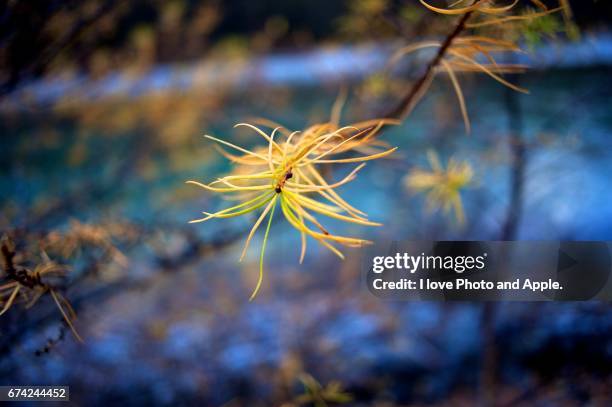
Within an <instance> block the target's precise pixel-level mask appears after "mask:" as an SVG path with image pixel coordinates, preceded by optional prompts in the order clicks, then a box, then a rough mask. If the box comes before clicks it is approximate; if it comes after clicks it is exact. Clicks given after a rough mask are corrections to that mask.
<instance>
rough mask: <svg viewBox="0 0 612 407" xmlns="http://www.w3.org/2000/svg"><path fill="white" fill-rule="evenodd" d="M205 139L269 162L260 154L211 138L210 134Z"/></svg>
mask: <svg viewBox="0 0 612 407" xmlns="http://www.w3.org/2000/svg"><path fill="white" fill-rule="evenodd" d="M204 137H206V138H207V139H210V140H213V141H216V142H217V143H220V144H223V145H226V146H228V147H231V148H233V149H235V150H238V151H240V152H242V153H245V154H247V155H250V156H253V157H257V158H259V159H261V160H263V161H264V162H268V160H267V158H266V157H264V156H262V155H260V154H257V153H255V152H253V151H249V150H247V149H245V148H242V147H240V146H237V145H235V144H232V143H230V142H227V141H225V140H221V139H218V138H216V137H213V136H209V135H208V134H206V135H204Z"/></svg>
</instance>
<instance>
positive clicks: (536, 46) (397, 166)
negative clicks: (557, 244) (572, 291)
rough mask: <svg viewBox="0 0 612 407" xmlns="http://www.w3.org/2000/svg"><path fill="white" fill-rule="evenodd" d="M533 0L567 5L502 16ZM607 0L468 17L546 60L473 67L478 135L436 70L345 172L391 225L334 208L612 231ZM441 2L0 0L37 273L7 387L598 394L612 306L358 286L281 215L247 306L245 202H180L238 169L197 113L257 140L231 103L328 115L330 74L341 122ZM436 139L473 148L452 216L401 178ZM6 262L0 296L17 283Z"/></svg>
mask: <svg viewBox="0 0 612 407" xmlns="http://www.w3.org/2000/svg"><path fill="white" fill-rule="evenodd" d="M433 3H435V4H437V5H440V6H444V5H446V2H444V1H438V2H433V1H432V4H433ZM538 3H544V4H546V5H547V6H549V7H551V8H553V7H556V6H558V5H559V4H560V3H559V2H558V1H556V0H554V1H553V0H551V1H542V2H534V1H528V0H525V1H521V2H520V4H519V8H518V9H517V10H515V14H520V15H524V14H529V13H536V12H538V10H540V9H539V7H538ZM563 3H566V2H565V1H562V2H561V4H563ZM611 6H612V5H611V3H610V2H607V1H602V0H600V1H572V2H571V10H572V13H571V14H564V13H556V14H552V15H547V16H544V17H542V18H538V19H531V20H523V21H517V22H515V23H512V24H507V25H503V26H495V27H484V28H482V29H478V30H477V31H476V33H479V34H482V35H490V36H493V37H494V38H499V39H505V40H511V41H517V42H519V43H521V44H522V45H523V46H524V48H525V49H527V50H529V51H530V52H531V57H528V56H525V55H523V54H520V53H517V54H513V55H510V56H508V57H507V58H508V60H507V61H506V60H503V61H502V62H503V63H523V62H528V63H529V64H531V65H533V66H534V68H535V69H534V70H533V71H532V72H530V73H528V74H525V75H523V76H520V77H519V76H517V75H515V74H509V75H507V76H506V78H507V79H508V80H511V81H512V82H513V83H517V84H519V85H521V86H524V87H526V88H529V89H530V90H531V95H519V94H516V93H513V92H512V91H510V90H507V89H504V88H503V87H500V86H498V85H497V84H495V83H494V82H492V81H489V80H488V79H487V78H485V77H484V76H478V75H470V74H461V75H460V78H461V83H462V85H463V90H464V94H465V98H466V100H467V102H468V109H469V111H470V117H471V119H472V127H473V131H472V134H471V135H470V136H469V137H468V136H466V135H465V131H464V126H463V123H462V121H461V113H460V110H459V108H458V106H457V98H456V95H455V93H454V91H453V88H452V84H451V83H450V82H449V81H448V80H447V78H445V77H442V78H440V79H437V80H435V81H434V82H433V84H432V87H431V88H430V90H429V94H428V95H427V96H426V97H425V98H424V99H423V101H422V103H421V104H420V105H419V106H418V107H417V109H416V110H415V111H414V112H413V114H412V115H411V116H410V117H409V119H408V120H407V121H406V122H405V123H404V124H403V125H402V126H398V127H397V128H394V129H392V130H389V131H388V132H386V133H385V134H384V136H383V137H382V140H384V141H387V142H389V143H390V144H393V145H398V146H400V151H399V154H397V156H396V157H394V158H393V159H389V160H386V161H384V162H379V163H375V164H373V165H369V166H368V169H367V170H366V171H364V173H363V174H362V175H360V180H359V182H358V183H356V184H355V185H350V186H347V187H346V189H345V190H344V191H343V195H344V194H346V195H347V196H348V197H349V200H350V202H354V203H355V205H356V206H357V207H359V208H360V209H363V210H365V211H366V212H368V213H370V214H371V217H372V219H373V220H376V221H381V222H383V223H384V224H385V227H384V228H379V229H377V230H372V231H365V230H364V228H355V227H354V226H341V225H337V224H334V223H333V222H332V225H333V226H334V227H336V226H337V227H338V230H339V231H342V232H345V233H350V234H355V235H359V236H363V237H364V238H370V239H466V240H471V239H500V238H519V239H558V238H566V239H587V240H588V239H605V240H612V235H611V232H610V231H611V230H612V227H611V226H612V207H610V205H609V202H610V199H612V192H611V191H610V188H609V175H608V174H609V173H610V171H611V170H612V164H611V163H612V160H611V158H612V143H611V141H610V138H609V134H610V132H611V131H612V113H611V112H610V109H609V106H608V101H609V100H610V96H612V89H611V87H610V85H609V75H610V63H611V62H610V58H609V57H606V56H608V55H610V49H611V48H610V47H612V40H610V36H611V33H610V15H612V13H611V11H612V10H611ZM454 22H455V19H453V18H452V17H446V16H440V15H437V14H435V13H432V12H430V11H429V10H427V9H425V8H424V7H423V6H422V5H421V4H420V3H419V2H417V1H399V0H396V1H390V0H388V1H387V0H354V1H341V0H339V1H315V0H309V1H307V0H296V1H280V0H267V1H247V0H235V1H214V0H210V1H114V0H108V1H95V0H84V1H70V0H69V1H43V0H40V1H35V0H32V1H18V0H8V1H5V2H2V4H1V5H0V132H1V133H0V134H1V135H0V151H1V152H2V154H1V155H0V192H1V194H0V235H2V244H3V245H5V246H6V247H7V248H8V249H9V250H10V251H11V252H12V251H14V252H15V256H14V267H15V269H16V270H17V271H19V272H20V273H22V275H24V276H29V277H30V278H31V279H34V280H36V279H37V278H39V277H40V279H39V281H40V283H42V284H38V283H37V284H34V285H33V286H32V287H29V286H27V285H26V286H24V288H23V289H20V290H19V293H18V295H17V296H16V297H15V298H14V300H13V303H14V304H13V306H12V307H10V309H8V310H7V312H5V313H4V314H3V315H2V317H1V318H0V378H1V379H0V382H1V383H0V384H31V383H37V384H61V385H65V384H69V385H70V386H71V398H73V400H75V401H76V402H77V403H78V402H80V403H83V404H85V403H87V404H105V403H110V402H121V403H127V404H143V403H148V404H173V403H177V402H179V401H180V402H183V403H185V404H187V403H190V402H191V403H198V404H200V405H227V406H242V405H245V406H247V405H248V406H253V405H286V406H293V405H317V406H318V405H326V404H330V405H333V404H334V403H339V402H346V403H348V404H349V405H379V406H395V405H408V404H439V405H448V404H453V405H455V404H457V405H461V404H465V405H473V404H474V403H480V404H481V405H487V404H488V405H506V404H507V405H514V404H517V403H518V404H520V403H523V404H529V403H534V402H542V403H548V404H555V405H556V404H563V403H568V404H583V403H591V404H593V405H598V403H602V405H605V404H606V403H607V402H609V400H611V399H612V396H611V394H610V389H611V388H612V386H611V384H612V382H611V380H612V371H611V368H610V366H612V353H611V351H610V349H612V334H611V333H612V325H611V324H612V319H610V317H609V315H610V307H609V305H607V304H603V303H596V302H587V303H569V304H504V305H503V306H501V307H497V306H488V305H483V304H472V303H431V302H422V303H411V304H407V303H383V302H381V301H379V300H377V299H375V298H373V297H371V296H370V295H369V293H367V291H366V290H364V289H363V288H362V287H361V286H360V267H361V263H360V261H361V259H360V257H359V252H358V251H353V252H351V253H349V255H348V258H347V259H346V261H344V262H339V261H337V260H335V259H333V258H332V257H331V256H328V255H327V254H325V253H324V252H319V251H318V249H315V248H313V253H311V255H310V256H308V258H307V260H306V262H305V264H304V265H302V266H299V265H298V264H297V259H298V257H299V253H298V250H296V249H295V247H297V246H299V241H298V240H299V239H298V237H296V236H294V234H293V233H291V231H290V230H288V228H285V229H283V228H282V227H281V228H280V229H278V230H277V232H276V233H274V236H272V238H271V241H270V243H269V248H268V251H269V253H271V254H270V260H269V263H270V265H269V267H268V268H269V269H270V270H269V273H268V275H267V276H266V279H265V281H264V286H263V288H262V293H261V294H260V297H258V299H257V301H256V302H255V303H252V304H248V303H247V302H246V300H247V298H248V294H249V293H250V292H251V290H252V288H253V286H254V284H255V281H256V279H257V256H256V255H255V253H253V254H252V255H249V256H247V258H246V259H245V261H244V262H243V263H240V264H238V263H237V261H236V259H237V257H238V255H237V253H239V251H240V249H241V243H242V240H243V239H244V237H245V232H246V231H248V226H249V222H244V221H240V220H236V221H232V222H229V223H226V222H217V223H207V224H206V226H205V227H197V226H193V225H188V224H187V221H188V220H190V219H192V218H194V217H197V216H198V214H199V213H201V211H202V210H204V209H207V210H210V209H211V208H214V207H216V206H218V205H219V203H218V202H216V201H214V200H213V199H212V197H211V196H210V195H207V194H203V193H201V192H200V191H199V190H197V189H195V188H190V187H187V186H185V185H184V184H183V182H184V180H186V179H200V180H202V181H208V180H212V179H214V178H215V177H216V176H218V175H219V174H221V173H224V172H226V171H227V170H228V166H227V164H226V163H225V160H223V159H222V157H220V156H219V155H218V154H216V152H215V151H214V149H213V148H212V146H211V144H210V143H208V142H206V141H205V140H204V139H203V138H202V137H201V135H202V134H204V133H208V134H212V135H215V136H219V137H223V138H224V139H228V140H231V141H233V142H236V143H239V144H244V145H247V146H253V145H255V144H256V140H255V139H254V138H253V137H252V135H251V134H250V133H248V132H246V131H241V130H239V129H233V128H232V126H233V125H234V124H235V123H236V122H241V121H245V120H249V119H251V118H253V117H266V118H269V119H272V120H275V121H278V122H280V123H282V124H283V125H285V126H287V127H289V128H291V129H294V130H298V129H302V128H305V127H306V126H307V125H309V124H312V123H317V122H324V121H327V120H329V117H330V111H331V109H332V105H333V103H334V100H336V98H337V97H338V94H341V93H342V89H348V101H347V103H346V106H345V108H344V110H343V115H342V123H349V122H354V121H358V120H364V119H370V118H372V117H376V116H379V115H380V114H381V112H385V111H388V110H389V108H392V107H393V106H394V105H395V104H396V103H397V100H398V99H400V98H401V97H402V96H403V95H404V94H405V93H406V91H407V90H408V89H410V87H411V86H412V85H413V84H414V82H415V80H417V79H418V77H419V75H420V74H421V73H422V71H423V70H424V67H425V66H426V65H427V63H428V62H429V60H430V59H431V57H432V55H431V54H428V53H423V54H417V55H415V56H414V57H411V58H406V59H405V60H403V61H402V62H401V63H399V64H398V65H397V66H395V67H390V66H389V58H390V57H391V55H392V54H393V52H394V51H396V50H397V49H399V48H401V47H404V46H406V45H410V44H413V43H415V42H418V41H423V40H428V39H440V38H443V37H444V36H446V35H447V34H448V33H449V31H450V30H451V29H452V28H453V26H454ZM525 58H527V59H525ZM440 76H442V75H440ZM428 151H435V154H436V155H437V156H439V157H440V161H441V162H443V163H447V162H455V163H460V164H457V165H456V166H458V167H461V168H464V169H465V168H467V167H466V165H469V168H470V172H469V173H470V177H469V178H470V188H469V189H468V190H466V191H461V197H462V199H463V207H462V209H463V210H464V211H465V217H466V218H465V222H464V224H463V226H461V225H460V224H459V223H458V222H456V221H455V219H453V216H452V212H451V216H447V215H446V214H445V213H444V212H443V211H438V212H433V213H430V212H428V211H427V201H426V199H423V197H422V196H418V195H415V191H414V190H413V189H411V188H408V187H406V185H408V184H410V182H409V180H410V179H411V174H412V175H413V176H414V174H415V173H414V171H415V170H419V169H427V170H429V168H430V165H429V164H428V161H427V152H428ZM464 163H465V164H464ZM471 171H473V179H472V172H471ZM465 172H466V173H467V170H466V171H465ZM341 173H342V171H339V172H338V174H336V173H333V174H330V176H331V177H333V178H339V177H341V175H342V174H341ZM434 175H436V174H434ZM438 175H439V174H438ZM513 180H522V181H521V182H520V183H519V184H515V183H514V182H513ZM443 186H444V185H442V183H441V184H440V185H439V187H440V188H441V187H443ZM452 192H453V194H452V197H453V199H454V200H455V201H454V202H456V198H457V195H456V194H455V192H456V191H452ZM440 206H444V205H440ZM517 207H518V208H519V210H517ZM309 250H310V249H309ZM4 260H6V259H4ZM5 263H6V261H4V262H3V264H2V266H3V271H4V274H3V275H2V278H3V280H2V284H0V296H1V297H0V298H1V299H2V306H5V305H6V304H7V303H8V299H9V298H10V295H11V294H12V293H13V292H14V291H15V285H10V286H5V285H4V284H5V283H7V284H12V283H13V282H14V281H11V280H10V279H7V275H6V270H7V267H6V264H5ZM51 266H52V269H53V270H54V271H55V272H56V273H55V275H53V276H49V273H47V272H48V271H49V270H51V268H49V267H51ZM24 281H26V282H27V281H30V280H27V279H26V280H24ZM49 287H53V288H55V289H56V290H57V292H58V293H61V295H63V296H64V297H65V298H66V299H67V300H68V301H69V303H70V304H71V307H72V308H74V310H75V311H76V314H77V317H78V318H76V319H73V318H63V316H62V314H61V313H60V311H59V310H58V306H57V304H56V302H54V301H53V298H52V296H51V295H50V291H49V290H48V288H49ZM48 294H49V295H48ZM28 306H29V307H28ZM66 312H67V311H66ZM67 320H70V321H71V322H74V326H75V328H76V330H77V331H78V333H79V334H80V335H81V336H82V337H83V339H84V344H79V343H78V342H77V341H76V340H74V338H75V337H74V335H71V334H70V330H69V326H68V325H67V324H66V321H67ZM485 349H486V350H485Z"/></svg>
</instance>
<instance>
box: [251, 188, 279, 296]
mask: <svg viewBox="0 0 612 407" xmlns="http://www.w3.org/2000/svg"><path fill="white" fill-rule="evenodd" d="M271 204H272V210H271V211H270V217H269V218H268V225H267V226H266V232H265V233H264V238H263V243H262V244H261V253H260V255H259V276H258V278H257V285H256V286H255V289H254V290H253V293H252V294H251V297H250V298H249V301H253V300H254V299H255V296H257V293H258V292H259V288H260V287H261V283H262V281H263V261H264V255H265V252H266V243H267V242H268V234H269V233H270V226H271V225H272V218H273V217H274V210H275V209H276V196H275V197H274V199H273V200H272V202H271Z"/></svg>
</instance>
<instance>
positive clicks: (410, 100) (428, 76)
mask: <svg viewBox="0 0 612 407" xmlns="http://www.w3.org/2000/svg"><path fill="white" fill-rule="evenodd" d="M473 13H474V12H473V11H469V12H467V13H465V14H464V15H463V16H461V19H460V20H459V22H458V23H457V25H456V26H455V29H454V30H453V31H452V32H451V33H450V34H448V36H447V37H446V39H445V40H444V42H443V43H442V46H441V47H440V48H439V49H438V52H437V54H436V56H435V57H434V58H433V59H432V60H431V61H430V62H429V65H427V69H426V70H425V72H424V73H423V75H422V76H421V77H420V78H419V80H417V81H416V82H415V84H414V85H413V86H412V87H411V88H410V91H409V92H408V93H407V94H406V96H404V98H403V99H402V100H401V101H400V103H399V104H398V105H397V106H396V107H395V108H394V109H393V110H391V111H389V112H388V113H387V114H385V115H382V116H381V117H385V118H390V119H399V120H404V119H405V118H406V117H407V116H408V115H409V114H410V113H411V112H412V110H413V109H414V107H415V106H416V104H417V103H418V102H419V100H421V98H422V97H423V95H424V94H425V92H426V91H427V88H429V85H430V84H431V81H432V79H433V77H434V74H435V70H436V68H437V67H438V65H440V62H441V61H442V58H444V56H446V52H447V51H448V49H449V47H450V46H451V45H452V43H453V41H454V40H455V38H457V37H458V36H459V35H460V34H461V33H462V32H463V30H465V28H466V24H467V22H468V20H469V19H470V17H471V16H472V14H473Z"/></svg>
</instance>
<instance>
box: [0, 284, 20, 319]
mask: <svg viewBox="0 0 612 407" xmlns="http://www.w3.org/2000/svg"><path fill="white" fill-rule="evenodd" d="M20 289H21V285H19V284H17V286H16V287H15V289H14V290H13V292H12V293H11V296H10V297H9V299H8V300H6V303H5V304H4V307H3V308H2V311H0V316H1V315H3V314H4V313H5V312H6V311H8V309H9V308H11V305H13V302H14V301H15V298H16V297H17V294H19V290H20Z"/></svg>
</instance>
